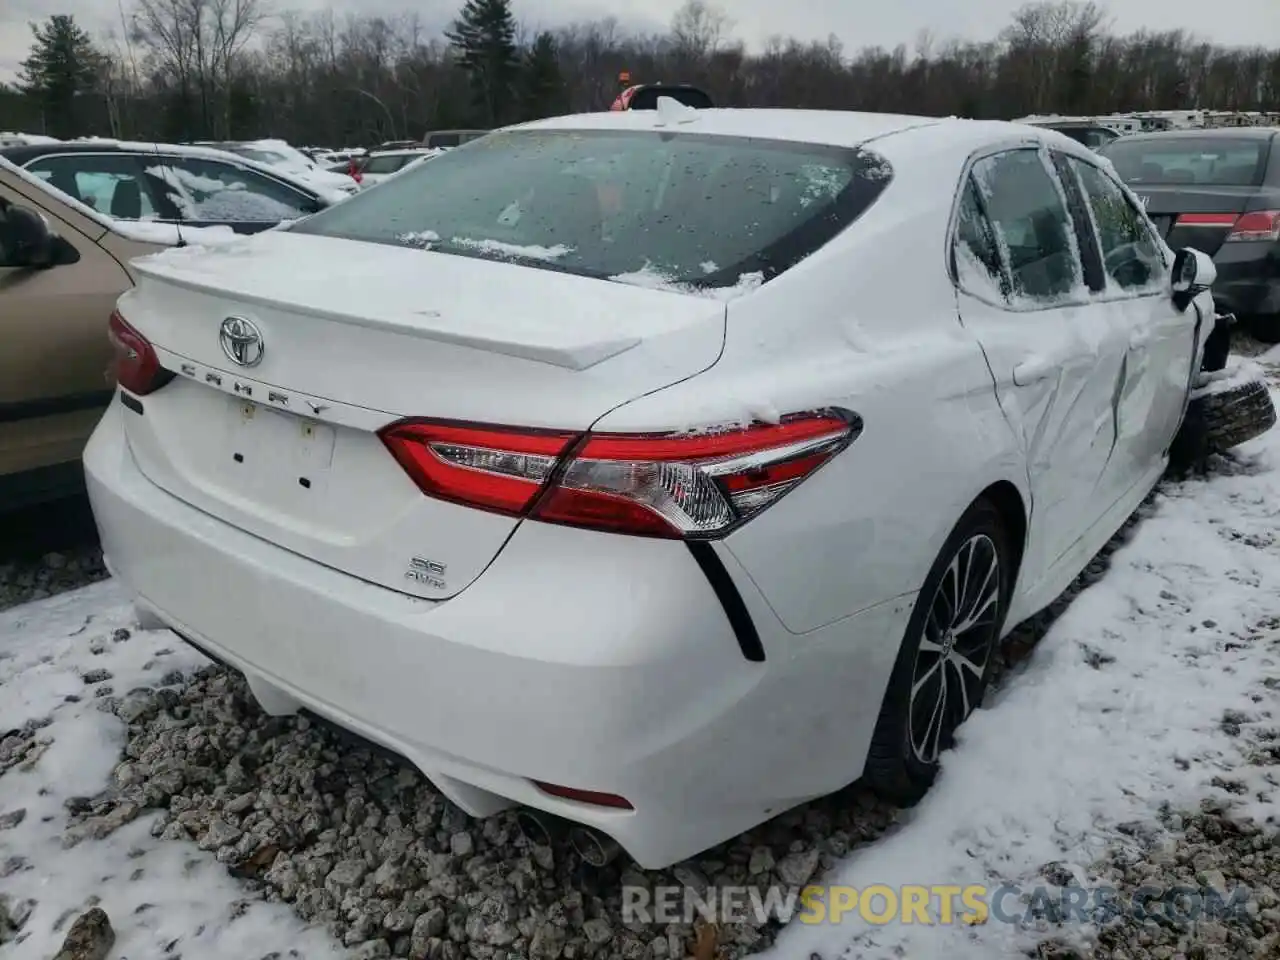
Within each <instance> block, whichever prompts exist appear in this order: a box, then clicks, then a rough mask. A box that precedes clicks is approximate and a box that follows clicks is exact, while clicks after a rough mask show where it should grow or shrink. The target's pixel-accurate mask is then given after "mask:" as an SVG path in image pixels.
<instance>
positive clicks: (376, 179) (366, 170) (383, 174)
mask: <svg viewBox="0 0 1280 960" xmlns="http://www.w3.org/2000/svg"><path fill="white" fill-rule="evenodd" d="M443 152H444V150H443V149H442V148H436V149H434V150H429V149H427V148H426V147H420V148H417V149H414V148H410V149H406V150H375V151H374V152H373V153H371V154H369V156H367V157H366V158H364V159H363V160H361V161H359V175H360V185H361V186H362V187H372V186H373V185H374V184H377V183H381V182H382V181H383V180H386V179H387V178H388V177H393V176H396V175H397V174H400V173H403V172H404V171H405V170H407V169H409V168H410V167H412V166H414V165H415V164H418V163H421V162H422V161H424V160H429V159H430V158H431V157H434V156H438V155H439V154H441V153H443ZM330 169H331V170H335V169H337V167H331V168H330Z"/></svg>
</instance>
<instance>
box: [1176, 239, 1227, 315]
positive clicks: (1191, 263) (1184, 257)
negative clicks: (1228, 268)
mask: <svg viewBox="0 0 1280 960" xmlns="http://www.w3.org/2000/svg"><path fill="white" fill-rule="evenodd" d="M1217 279H1218V268H1217V267H1216V266H1214V263H1213V259H1212V258H1211V257H1210V256H1209V255H1208V254H1207V253H1201V252H1200V251H1199V250H1197V249H1195V248H1194V247H1183V248H1182V249H1181V250H1179V251H1178V252H1177V254H1176V255H1175V256H1174V258H1173V283H1172V289H1173V302H1174V303H1175V304H1176V305H1177V307H1178V309H1179V310H1185V309H1187V307H1188V305H1190V303H1191V301H1192V300H1194V299H1195V298H1196V297H1197V296H1198V295H1199V294H1201V293H1204V292H1205V291H1206V290H1208V289H1209V288H1211V287H1212V286H1213V283H1214V281H1215V280H1217Z"/></svg>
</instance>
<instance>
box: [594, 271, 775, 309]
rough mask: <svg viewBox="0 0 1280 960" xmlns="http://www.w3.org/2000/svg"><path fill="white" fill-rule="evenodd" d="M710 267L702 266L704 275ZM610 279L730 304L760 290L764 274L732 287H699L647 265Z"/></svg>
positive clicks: (741, 279) (746, 277) (747, 276)
mask: <svg viewBox="0 0 1280 960" xmlns="http://www.w3.org/2000/svg"><path fill="white" fill-rule="evenodd" d="M708 265H709V264H706V263H704V264H702V265H701V269H702V271H703V272H704V273H706V272H708V271H707V266H708ZM609 279H610V280H612V281H613V282H614V283H625V284H629V285H630V286H633V287H644V288H645V289H647V290H664V291H666V292H668V293H682V294H685V295H686V296H694V297H705V298H706V299H708V300H720V301H724V302H728V301H730V300H736V299H737V298H738V297H742V296H746V295H747V294H748V293H751V292H752V291H753V290H756V289H758V288H759V287H760V286H761V285H762V284H763V283H764V274H763V273H762V272H760V271H758V270H756V271H753V272H751V273H744V274H742V275H741V276H739V277H738V282H737V283H735V284H734V285H733V286H731V287H698V286H694V285H692V284H686V283H680V282H679V281H677V280H673V279H672V278H671V277H669V276H667V275H666V274H665V273H663V272H662V271H661V270H659V269H657V268H656V267H653V266H651V265H646V266H645V267H644V268H643V269H640V270H633V271H632V272H630V273H619V274H617V275H615V276H612V277H610V278H609Z"/></svg>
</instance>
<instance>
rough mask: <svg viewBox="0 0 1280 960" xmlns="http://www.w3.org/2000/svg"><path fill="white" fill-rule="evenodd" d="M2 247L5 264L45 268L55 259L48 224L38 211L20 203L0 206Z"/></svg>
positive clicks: (0, 248)
mask: <svg viewBox="0 0 1280 960" xmlns="http://www.w3.org/2000/svg"><path fill="white" fill-rule="evenodd" d="M0 250H3V252H4V260H5V263H4V265H5V266H10V267H34V268H37V269H42V268H44V267H50V266H53V264H54V261H55V256H54V252H55V251H54V242H53V234H52V233H51V232H50V230H49V224H48V223H47V222H46V221H45V219H44V217H42V216H41V215H40V214H39V213H37V212H36V211H34V210H32V209H31V208H29V207H20V206H18V205H17V204H9V205H7V206H5V207H4V208H3V209H0Z"/></svg>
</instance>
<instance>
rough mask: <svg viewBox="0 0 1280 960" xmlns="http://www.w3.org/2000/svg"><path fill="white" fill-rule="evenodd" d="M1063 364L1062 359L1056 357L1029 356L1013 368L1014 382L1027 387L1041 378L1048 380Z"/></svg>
mask: <svg viewBox="0 0 1280 960" xmlns="http://www.w3.org/2000/svg"><path fill="white" fill-rule="evenodd" d="M1061 365H1062V364H1061V361H1059V360H1058V359H1057V358H1056V357H1046V356H1032V357H1027V359H1025V360H1023V361H1022V362H1021V363H1019V364H1018V365H1017V366H1015V367H1014V368H1013V382H1014V383H1015V384H1017V385H1018V386H1020V387H1025V386H1026V385H1027V384H1030V383H1035V382H1037V381H1039V380H1047V379H1048V378H1049V377H1051V376H1052V375H1053V374H1054V373H1055V372H1057V369H1058V367H1060V366H1061Z"/></svg>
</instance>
